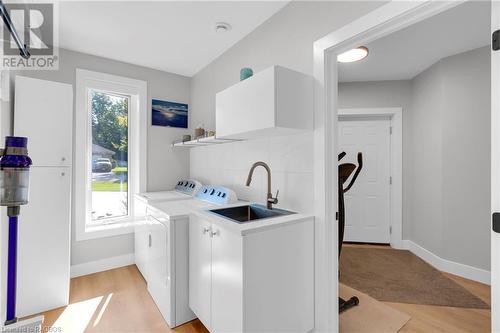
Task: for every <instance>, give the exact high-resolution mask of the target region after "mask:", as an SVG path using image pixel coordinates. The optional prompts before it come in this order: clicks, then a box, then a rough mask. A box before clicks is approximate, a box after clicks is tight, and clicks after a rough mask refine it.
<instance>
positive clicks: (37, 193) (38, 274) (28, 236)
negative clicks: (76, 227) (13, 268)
mask: <svg viewBox="0 0 500 333" xmlns="http://www.w3.org/2000/svg"><path fill="white" fill-rule="evenodd" d="M70 186H71V169H70V168H67V167H55V168H52V167H33V168H31V169H30V198H29V199H30V200H29V204H28V205H26V206H22V207H21V214H20V216H19V236H18V237H19V238H18V239H19V240H18V247H19V255H18V259H17V292H18V295H17V313H18V316H19V317H24V316H27V315H32V314H35V313H40V312H43V311H47V310H51V309H55V308H58V307H61V306H65V305H68V302H69V279H70V224H71V202H70V195H69V193H70ZM48 190H50V192H47V191H48ZM48 193H49V194H48Z"/></svg>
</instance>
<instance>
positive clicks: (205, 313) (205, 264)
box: [189, 215, 212, 330]
mask: <svg viewBox="0 0 500 333" xmlns="http://www.w3.org/2000/svg"><path fill="white" fill-rule="evenodd" d="M211 230H212V229H211V225H210V223H208V222H207V221H204V220H202V219H200V218H199V217H197V216H195V215H193V216H191V218H190V219H189V307H190V308H191V310H193V312H194V313H195V314H196V316H198V319H200V320H201V322H202V323H203V325H205V327H206V328H207V329H209V330H210V329H211V320H210V316H211V305H210V303H211V297H212V296H211V294H212V292H211V291H212V238H211V237H210V232H211Z"/></svg>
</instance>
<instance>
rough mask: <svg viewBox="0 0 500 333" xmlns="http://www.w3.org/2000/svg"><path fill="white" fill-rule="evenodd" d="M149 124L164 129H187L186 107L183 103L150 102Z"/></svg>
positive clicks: (154, 100)
mask: <svg viewBox="0 0 500 333" xmlns="http://www.w3.org/2000/svg"><path fill="white" fill-rule="evenodd" d="M151 124H152V125H153V126H165V127H179V128H187V127H188V105H187V104H183V103H176V102H169V101H162V100H159V99H153V100H152V101H151Z"/></svg>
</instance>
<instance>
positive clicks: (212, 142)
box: [172, 136, 241, 148]
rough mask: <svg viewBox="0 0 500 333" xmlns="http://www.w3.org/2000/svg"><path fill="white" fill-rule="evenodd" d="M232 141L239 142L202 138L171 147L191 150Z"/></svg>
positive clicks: (212, 137) (177, 143) (174, 144)
mask: <svg viewBox="0 0 500 333" xmlns="http://www.w3.org/2000/svg"><path fill="white" fill-rule="evenodd" d="M234 141H241V140H237V139H220V138H217V137H215V136H207V137H204V138H199V139H194V140H191V141H178V142H174V143H172V147H185V148H192V147H200V146H208V145H217V144H221V143H228V142H234Z"/></svg>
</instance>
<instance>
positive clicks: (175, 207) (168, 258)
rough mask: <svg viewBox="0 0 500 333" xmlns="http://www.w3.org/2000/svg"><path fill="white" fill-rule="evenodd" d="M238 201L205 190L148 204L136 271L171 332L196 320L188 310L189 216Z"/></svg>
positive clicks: (139, 231) (140, 232) (225, 193)
mask: <svg viewBox="0 0 500 333" xmlns="http://www.w3.org/2000/svg"><path fill="white" fill-rule="evenodd" d="M237 201H238V200H237V197H236V194H235V193H234V192H233V191H232V190H230V189H228V188H225V187H218V186H203V187H202V188H201V189H200V190H199V191H198V193H197V195H196V196H195V197H194V198H192V199H188V200H182V201H152V202H150V203H148V205H147V208H146V211H147V214H146V216H147V217H146V221H147V222H146V223H144V224H143V227H142V228H136V248H135V251H136V262H137V260H138V258H139V261H141V264H140V265H137V267H139V270H140V271H141V273H142V275H143V276H144V278H145V279H146V282H147V285H148V291H149V293H150V294H151V296H152V298H153V300H154V301H155V303H156V305H157V306H158V309H159V310H160V312H161V314H162V315H163V318H164V319H165V321H166V322H167V324H168V326H170V327H171V328H173V327H176V326H179V325H182V324H184V323H186V322H188V321H190V320H192V319H194V318H196V316H195V314H194V313H193V312H192V311H191V310H190V309H189V293H188V285H189V275H188V273H189V265H188V250H189V242H188V240H189V215H190V213H191V212H192V211H194V210H199V209H209V208H212V207H217V206H220V205H226V204H231V203H235V202H237ZM138 254H139V255H138Z"/></svg>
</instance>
